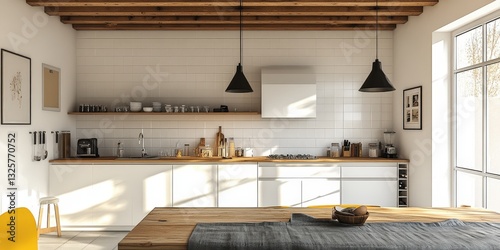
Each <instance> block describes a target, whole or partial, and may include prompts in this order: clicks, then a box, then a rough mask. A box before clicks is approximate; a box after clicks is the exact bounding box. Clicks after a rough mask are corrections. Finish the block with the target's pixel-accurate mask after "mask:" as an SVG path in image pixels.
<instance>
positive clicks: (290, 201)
mask: <svg viewBox="0 0 500 250" xmlns="http://www.w3.org/2000/svg"><path fill="white" fill-rule="evenodd" d="M301 189H302V188H301V181H300V180H293V179H291V180H290V179H288V180H287V179H283V180H279V179H259V207H268V206H289V207H300V206H301V203H302V197H301V196H302V195H301V192H302V190H301Z"/></svg>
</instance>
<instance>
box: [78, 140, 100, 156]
mask: <svg viewBox="0 0 500 250" xmlns="http://www.w3.org/2000/svg"><path fill="white" fill-rule="evenodd" d="M76 155H77V156H78V157H99V150H98V148H97V139H96V138H87V139H78V144H77V148H76Z"/></svg>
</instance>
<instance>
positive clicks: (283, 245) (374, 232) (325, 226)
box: [188, 214, 500, 250]
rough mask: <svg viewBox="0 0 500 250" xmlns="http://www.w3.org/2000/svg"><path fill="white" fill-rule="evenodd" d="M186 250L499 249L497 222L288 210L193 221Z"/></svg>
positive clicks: (499, 234)
mask: <svg viewBox="0 0 500 250" xmlns="http://www.w3.org/2000/svg"><path fill="white" fill-rule="evenodd" d="M188 249H191V250H197V249H203V250H210V249H217V250H224V249H273V250H275V249H474V250H476V249H500V223H487V222H463V221H460V220H457V219H450V220H445V221H442V222H434V223H420V222H393V223H365V224H364V226H350V225H345V224H341V223H339V222H337V221H331V220H320V219H315V218H313V217H310V216H308V215H304V214H292V217H291V219H290V222H260V223H199V224H197V225H196V227H195V229H194V230H193V233H192V234H191V236H190V238H189V242H188Z"/></svg>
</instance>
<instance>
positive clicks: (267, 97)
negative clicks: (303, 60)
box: [261, 66, 316, 118]
mask: <svg viewBox="0 0 500 250" xmlns="http://www.w3.org/2000/svg"><path fill="white" fill-rule="evenodd" d="M261 74H262V79H261V80H262V118H315V117H316V74H315V72H314V69H313V68H312V67H309V66H273V67H265V68H262V71H261Z"/></svg>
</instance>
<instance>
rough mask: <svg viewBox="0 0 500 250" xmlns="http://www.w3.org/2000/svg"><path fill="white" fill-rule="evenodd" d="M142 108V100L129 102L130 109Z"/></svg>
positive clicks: (134, 110)
mask: <svg viewBox="0 0 500 250" xmlns="http://www.w3.org/2000/svg"><path fill="white" fill-rule="evenodd" d="M141 110H142V102H130V111H132V112H139V111H141Z"/></svg>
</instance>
